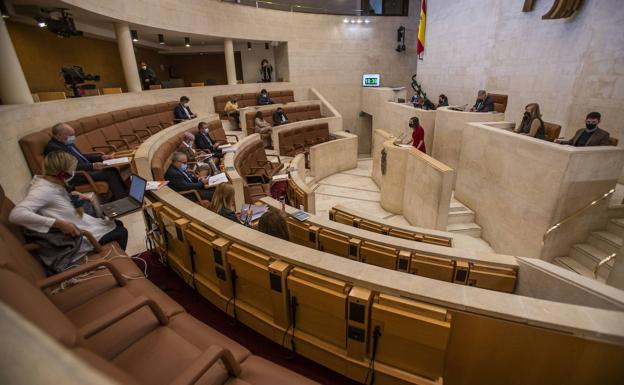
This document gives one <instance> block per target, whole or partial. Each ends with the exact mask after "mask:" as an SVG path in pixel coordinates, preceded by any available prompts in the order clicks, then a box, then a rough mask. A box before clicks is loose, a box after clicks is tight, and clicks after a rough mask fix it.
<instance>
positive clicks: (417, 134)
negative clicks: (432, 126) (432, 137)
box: [409, 117, 427, 154]
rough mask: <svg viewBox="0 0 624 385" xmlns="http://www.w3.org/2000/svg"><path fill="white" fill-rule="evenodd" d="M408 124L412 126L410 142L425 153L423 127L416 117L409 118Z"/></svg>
mask: <svg viewBox="0 0 624 385" xmlns="http://www.w3.org/2000/svg"><path fill="white" fill-rule="evenodd" d="M409 126H410V127H411V128H412V141H411V142H410V143H411V144H412V145H413V146H414V147H415V148H417V149H418V150H420V151H422V152H424V153H425V154H426V153H427V149H426V148H425V129H424V128H422V127H421V126H420V121H419V120H418V118H417V117H413V118H411V119H410V122H409Z"/></svg>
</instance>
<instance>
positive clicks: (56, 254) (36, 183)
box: [9, 151, 128, 273]
mask: <svg viewBox="0 0 624 385" xmlns="http://www.w3.org/2000/svg"><path fill="white" fill-rule="evenodd" d="M77 162H78V161H77V160H76V158H74V157H73V156H72V155H70V154H69V153H66V152H62V151H55V152H51V153H49V154H48V155H46V157H45V158H44V160H43V170H44V175H35V176H34V177H33V180H32V182H31V184H30V188H29V190H28V194H27V195H26V198H24V200H23V201H21V202H19V203H18V204H17V205H16V206H15V207H14V208H13V210H11V214H10V215H9V220H10V221H11V222H12V223H14V224H16V225H19V226H22V227H24V228H25V229H26V230H27V236H28V235H29V234H30V237H31V238H35V239H38V240H44V241H45V243H46V244H54V242H57V243H58V241H62V243H63V244H64V245H66V244H67V242H66V241H67V240H68V239H69V238H73V239H74V240H76V239H78V238H80V241H79V242H77V243H76V245H78V247H77V248H75V249H74V250H72V251H71V252H67V249H59V250H54V249H52V251H49V250H50V249H49V248H48V247H46V248H45V250H46V252H45V255H44V254H43V253H39V254H40V255H39V258H40V259H41V262H42V263H43V264H44V265H45V266H46V268H47V269H48V270H49V271H51V272H54V273H58V272H61V271H63V270H66V269H68V268H70V267H71V266H73V265H75V264H76V263H79V262H80V261H81V260H82V259H83V258H84V256H85V255H86V253H87V252H89V251H90V250H92V248H93V247H92V246H91V244H90V243H89V242H88V241H87V240H85V239H84V237H82V236H81V230H86V231H88V232H90V233H91V234H92V235H93V236H94V237H95V239H97V240H98V242H99V243H100V244H104V243H109V242H115V241H116V242H117V243H118V244H119V246H121V248H122V249H124V250H125V249H126V245H127V243H128V230H126V228H125V227H124V226H123V223H121V222H120V221H117V220H115V221H111V220H105V219H100V218H96V217H93V216H91V215H89V214H87V213H85V212H84V211H83V210H82V209H81V208H79V206H81V205H82V204H84V203H85V201H88V200H89V198H88V197H87V196H85V195H83V194H81V193H79V192H76V191H71V188H70V187H69V185H68V183H67V182H69V181H70V180H71V179H72V178H73V177H74V172H75V170H76V164H77ZM72 198H73V200H74V201H76V203H74V202H72ZM55 233H56V234H55ZM63 234H64V235H65V236H63ZM53 238H54V239H53ZM63 238H64V239H63Z"/></svg>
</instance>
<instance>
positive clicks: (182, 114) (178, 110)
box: [173, 104, 193, 120]
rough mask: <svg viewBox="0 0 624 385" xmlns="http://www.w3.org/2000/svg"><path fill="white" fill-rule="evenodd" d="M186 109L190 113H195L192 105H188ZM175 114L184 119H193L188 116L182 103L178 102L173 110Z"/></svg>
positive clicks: (177, 117) (176, 116)
mask: <svg viewBox="0 0 624 385" xmlns="http://www.w3.org/2000/svg"><path fill="white" fill-rule="evenodd" d="M186 110H187V111H188V113H189V115H193V111H191V107H186ZM173 114H174V115H175V118H176V119H182V120H189V119H191V118H189V117H188V116H186V113H185V112H184V107H183V106H182V104H178V105H177V106H176V108H175V110H174V111H173Z"/></svg>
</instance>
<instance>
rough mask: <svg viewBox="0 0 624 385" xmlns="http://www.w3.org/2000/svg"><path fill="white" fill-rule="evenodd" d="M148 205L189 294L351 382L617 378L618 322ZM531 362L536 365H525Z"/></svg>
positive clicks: (204, 214)
mask: <svg viewBox="0 0 624 385" xmlns="http://www.w3.org/2000/svg"><path fill="white" fill-rule="evenodd" d="M187 128H188V127H185V126H184V124H182V125H180V127H176V128H171V129H169V130H166V131H165V132H162V133H159V134H157V135H155V136H154V137H152V138H149V139H148V140H147V141H146V142H145V143H143V144H142V145H141V146H140V147H139V148H138V150H137V152H136V155H135V158H134V167H135V169H136V172H137V173H138V174H139V175H141V176H143V177H145V178H148V179H151V178H152V175H151V168H150V162H151V154H153V153H154V152H155V151H156V150H157V149H158V148H159V147H160V146H161V145H162V144H163V143H165V142H166V141H167V140H168V139H169V138H170V137H172V136H175V135H177V134H179V133H180V132H183V131H184V130H186V129H187ZM153 199H154V200H155V201H156V203H154V204H153V205H152V206H150V207H148V208H147V209H146V211H145V212H146V216H147V217H148V222H149V223H154V224H155V225H156V226H157V228H158V229H159V231H160V234H162V237H163V238H164V240H162V242H160V243H159V248H160V250H162V252H163V257H165V258H167V259H168V261H169V263H170V265H171V267H172V268H173V269H174V270H175V271H177V272H178V274H180V275H181V276H182V277H183V278H184V279H185V280H186V281H187V282H188V283H189V284H191V283H192V284H193V285H194V287H195V288H196V289H197V290H198V292H199V293H200V294H201V295H203V296H204V297H206V298H207V299H208V300H210V301H211V302H213V303H214V304H215V305H216V306H218V307H220V308H221V309H222V310H224V311H226V312H227V313H228V314H231V315H232V316H234V314H236V317H237V319H238V320H239V321H241V322H243V323H244V324H246V325H248V326H250V327H252V328H253V329H255V330H257V331H259V332H260V333H262V334H263V335H265V336H266V337H267V338H269V339H271V340H273V341H275V342H277V343H281V344H283V345H285V346H286V347H288V348H292V349H293V350H295V351H296V352H298V353H300V354H303V355H305V356H307V357H310V358H311V359H313V360H315V361H317V362H319V363H321V364H323V365H325V366H327V367H329V368H332V369H334V370H336V371H338V372H341V373H344V374H345V375H347V376H349V377H351V378H354V379H356V380H358V381H364V380H365V378H366V377H367V374H368V375H369V377H370V371H371V369H370V368H371V367H374V370H375V373H376V383H377V384H405V383H416V384H433V383H439V382H440V381H441V379H442V380H443V381H444V383H445V384H482V383H531V382H534V380H535V378H539V379H540V381H542V382H557V381H560V380H561V378H566V380H567V381H568V380H569V381H568V382H570V383H575V384H577V383H578V384H581V383H588V382H591V383H613V384H615V383H617V381H618V379H621V378H622V376H623V375H624V368H622V367H621V365H618V363H617V360H618V357H621V356H622V354H623V353H624V333H623V332H622V330H621V328H619V327H617V326H616V325H621V324H622V322H624V316H622V315H621V314H620V313H617V312H611V311H606V310H601V309H595V308H585V307H582V306H574V305H567V304H563V303H557V302H550V301H544V300H539V299H536V298H530V297H522V296H517V295H511V294H507V293H500V292H496V291H488V290H483V289H480V288H477V287H470V286H461V285H456V284H452V283H449V282H442V281H438V280H432V279H429V278H425V277H420V276H417V275H413V274H405V273H402V272H398V271H392V270H388V269H383V268H380V267H378V266H374V265H370V264H364V263H360V262H357V261H352V260H350V259H348V258H341V257H337V256H335V255H332V254H329V253H326V252H322V251H320V250H314V249H312V248H308V247H303V246H301V245H297V244H295V243H292V242H287V241H284V240H281V239H277V238H273V237H270V236H267V235H265V234H262V233H259V232H257V231H255V230H253V229H250V228H246V227H244V226H242V225H237V224H234V223H232V222H231V221H230V220H228V219H226V218H223V217H221V216H219V215H216V214H214V213H212V212H210V211H208V210H205V209H203V208H201V207H198V206H197V205H195V204H193V203H192V202H190V201H188V200H186V199H184V198H183V197H181V196H180V195H179V194H176V193H175V192H173V191H172V190H170V189H169V188H168V187H166V186H165V187H163V188H162V189H160V190H158V191H156V192H154V193H153ZM327 222H328V223H330V224H333V225H340V224H337V223H335V222H331V221H329V220H328V221H327ZM302 223H306V222H302ZM342 226H343V227H344V228H349V229H352V230H359V229H354V228H352V227H348V226H346V225H342ZM345 231H346V229H345ZM359 231H362V232H363V230H359ZM367 234H371V235H372V236H381V235H378V234H374V233H370V232H367ZM310 241H311V242H315V241H316V240H315V239H310ZM413 244H414V245H416V246H418V247H432V248H435V247H437V248H438V249H440V250H444V251H443V252H442V253H444V252H449V251H451V250H455V249H451V248H448V247H442V246H433V245H427V244H423V243H418V242H413ZM456 251H457V250H456ZM466 253H468V252H466ZM490 257H491V258H492V259H497V258H510V259H513V257H505V256H497V255H491V256H490ZM589 314H591V317H589ZM293 338H294V341H295V344H294V345H293V344H292V343H291V342H292V341H293ZM373 357H374V358H375V362H374V365H373V362H371V361H372V358H373ZM536 360H537V361H536ZM538 361H539V362H548V365H534V363H535V362H538ZM512 363H513V366H514V368H515V370H513V371H510V370H509V367H510V366H511V365H512ZM581 363H583V365H581Z"/></svg>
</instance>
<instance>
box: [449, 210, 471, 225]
mask: <svg viewBox="0 0 624 385" xmlns="http://www.w3.org/2000/svg"><path fill="white" fill-rule="evenodd" d="M474 220H475V213H474V211H472V210H470V209H466V208H464V209H463V210H457V211H449V213H448V222H447V224H449V225H450V224H456V223H470V222H474Z"/></svg>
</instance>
